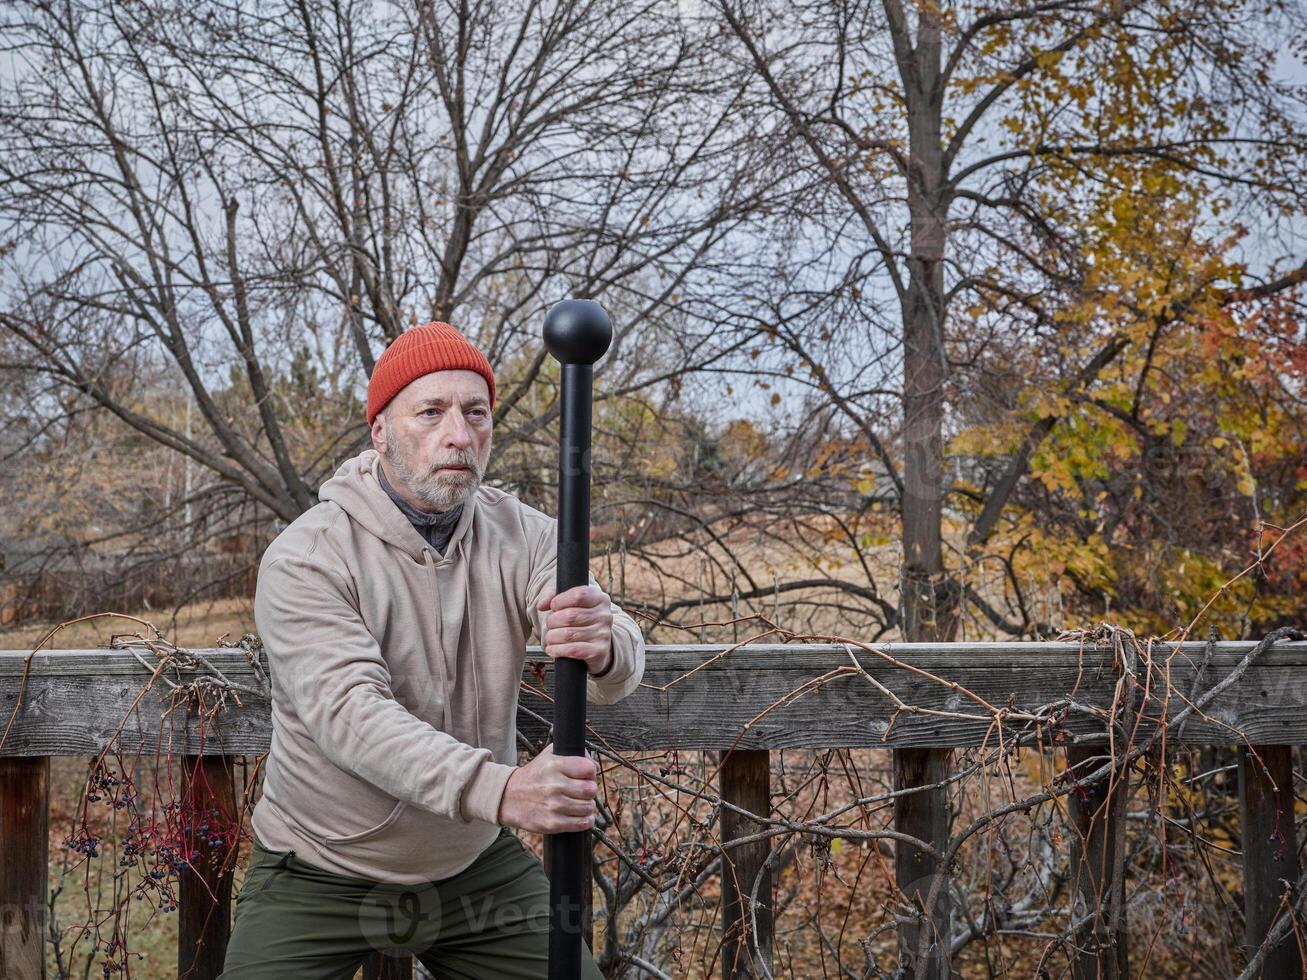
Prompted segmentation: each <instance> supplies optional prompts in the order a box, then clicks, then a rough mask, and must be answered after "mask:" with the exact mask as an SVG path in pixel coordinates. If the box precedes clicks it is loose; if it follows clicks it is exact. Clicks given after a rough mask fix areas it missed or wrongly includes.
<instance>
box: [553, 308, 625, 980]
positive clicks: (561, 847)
mask: <svg viewBox="0 0 1307 980" xmlns="http://www.w3.org/2000/svg"><path fill="white" fill-rule="evenodd" d="M611 338H612V327H611V324H610V323H609V320H608V315H607V314H606V313H605V312H604V311H603V308H602V307H600V306H599V304H598V303H595V302H592V301H590V300H565V301H563V302H562V303H559V304H557V305H555V306H554V307H553V308H552V309H551V310H550V311H549V314H548V316H547V317H546V318H545V345H546V346H547V347H548V348H549V351H550V353H551V354H553V355H554V357H556V358H557V359H558V360H559V361H560V362H561V364H562V406H561V407H562V415H561V419H560V433H559V450H558V570H557V576H556V579H555V586H556V588H557V591H558V594H559V595H561V594H562V593H563V592H565V591H567V590H568V589H571V588H575V587H576V586H578V585H586V584H588V583H589V581H590V422H591V408H592V405H593V380H594V369H593V367H592V365H593V364H594V362H595V361H596V360H598V359H599V358H600V357H602V356H603V354H604V352H605V351H606V350H607V349H608V344H609V342H610V341H611ZM586 676H587V671H586V665H585V662H584V661H581V660H577V659H575V658H573V657H558V658H556V659H555V661H554V754H555V755H584V754H585V682H586ZM549 846H550V848H551V856H550V881H549V980H576V978H578V977H579V976H580V975H581V940H582V935H581V932H582V929H581V924H582V912H583V903H582V901H581V896H582V894H583V889H584V886H585V882H586V877H585V876H586V875H587V874H589V871H590V854H589V849H590V832H589V831H584V830H582V831H574V832H570V833H563V834H553V835H551V837H550V840H549Z"/></svg>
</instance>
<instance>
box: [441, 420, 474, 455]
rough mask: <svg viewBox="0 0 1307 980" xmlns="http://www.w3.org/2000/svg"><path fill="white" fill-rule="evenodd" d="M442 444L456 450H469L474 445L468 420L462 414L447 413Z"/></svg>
mask: <svg viewBox="0 0 1307 980" xmlns="http://www.w3.org/2000/svg"><path fill="white" fill-rule="evenodd" d="M440 441H441V444H442V445H445V446H450V447H452V448H454V449H467V448H468V447H469V446H471V445H472V430H471V429H469V428H468V425H467V419H465V418H463V413H462V412H457V411H455V412H446V413H445V426H444V432H443V433H441V440H440Z"/></svg>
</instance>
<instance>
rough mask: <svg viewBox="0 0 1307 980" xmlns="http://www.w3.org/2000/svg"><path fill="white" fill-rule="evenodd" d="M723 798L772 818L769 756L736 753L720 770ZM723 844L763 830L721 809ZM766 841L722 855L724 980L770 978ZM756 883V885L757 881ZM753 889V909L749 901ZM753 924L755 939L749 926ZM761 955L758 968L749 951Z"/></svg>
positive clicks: (768, 849)
mask: <svg viewBox="0 0 1307 980" xmlns="http://www.w3.org/2000/svg"><path fill="white" fill-rule="evenodd" d="M720 780H721V793H722V799H723V800H726V801H727V802H728V803H733V804H735V805H736V806H738V807H740V808H741V809H743V810H748V811H749V812H750V813H754V814H757V815H758V816H760V817H769V816H771V753H770V752H760V751H756V750H751V751H744V752H741V751H735V752H731V753H729V754H727V755H726V756H725V758H724V759H723V760H722V766H721V774H720ZM721 820H722V843H723V844H725V843H727V842H729V841H733V840H737V839H739V838H741V837H749V836H751V835H753V834H756V833H758V832H759V831H761V830H762V829H763V827H764V825H763V824H759V823H757V822H756V821H754V820H750V819H748V818H747V817H745V816H743V815H742V814H739V813H736V812H735V811H733V810H727V809H725V808H723V809H722V817H721ZM770 854H771V842H770V841H769V840H759V841H754V842H753V843H751V844H741V845H739V846H738V847H732V848H729V849H728V850H726V851H725V852H724V854H723V859H722V976H723V977H726V978H727V980H754V978H756V977H769V976H772V975H773V972H772V971H773V966H774V964H773V961H772V940H773V932H774V927H773V922H772V917H773V909H774V907H775V901H774V897H773V895H772V875H771V871H770V869H767V868H766V863H767V858H768V856H769V855H770ZM760 878H761V880H759V879H760ZM755 883H756V884H757V895H758V906H757V908H756V909H754V908H753V905H752V902H751V896H752V894H753V891H754V885H755ZM755 922H756V923H757V927H758V929H757V940H756V942H755V940H754V930H753V924H754V923H755ZM755 946H756V947H757V948H758V950H760V951H761V953H762V956H763V965H762V966H759V964H758V963H757V962H756V957H755V955H754V947H755Z"/></svg>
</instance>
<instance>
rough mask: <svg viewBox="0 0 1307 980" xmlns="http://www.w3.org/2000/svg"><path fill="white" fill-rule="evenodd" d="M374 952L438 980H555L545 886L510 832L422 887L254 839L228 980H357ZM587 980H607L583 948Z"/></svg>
mask: <svg viewBox="0 0 1307 980" xmlns="http://www.w3.org/2000/svg"><path fill="white" fill-rule="evenodd" d="M377 951H392V952H401V953H411V954H412V955H414V956H416V957H417V958H418V959H419V960H420V961H421V962H422V965H423V966H425V967H426V968H427V969H428V970H429V971H430V972H431V973H432V975H433V976H435V977H436V978H437V980H500V978H504V980H508V978H521V980H527V978H530V980H536V978H542V977H545V976H547V974H548V966H549V879H548V878H547V877H546V875H545V870H544V867H543V865H541V863H540V859H539V858H537V857H536V856H535V855H534V854H533V853H532V852H531V851H530V850H528V849H527V847H526V845H525V844H523V843H522V841H521V840H520V839H519V838H518V837H517V835H516V834H514V833H512V832H511V831H510V830H508V829H507V828H504V829H502V830H501V831H500V834H499V836H498V837H497V838H495V840H494V843H492V844H491V845H490V846H489V847H487V848H486V849H485V850H484V851H483V852H482V853H481V854H480V855H479V856H478V857H477V859H476V860H475V861H473V862H472V864H471V865H469V866H468V867H467V868H466V869H465V870H463V871H461V872H459V873H458V874H456V875H454V876H453V877H451V878H445V879H443V880H440V881H434V882H430V883H426V884H422V885H393V884H386V883H378V882H375V881H369V880H368V879H365V878H344V877H341V876H339V875H335V874H332V873H330V872H328V871H323V870H322V869H320V868H317V867H315V866H314V865H312V864H309V863H308V862H307V861H304V860H302V859H301V858H299V857H298V856H296V854H295V852H294V851H269V850H267V849H266V848H264V847H263V845H262V844H261V843H260V842H259V840H258V838H257V837H256V838H255V840H254V850H253V852H252V855H251V858H250V866H249V868H248V870H247V871H246V874H245V880H244V882H243V883H242V885H241V888H240V891H239V892H238V893H237V895H236V914H235V922H234V924H233V927H232V934H231V941H230V942H229V943H228V944H227V958H226V964H225V969H224V970H223V973H222V975H221V977H220V980H264V978H267V980H291V978H294V980H352V978H353V976H354V974H355V971H356V970H357V969H358V968H359V967H360V966H361V965H362V963H363V960H364V959H366V958H367V957H368V956H370V955H371V954H372V953H374V952H377ZM581 957H582V969H581V976H582V978H583V980H602V974H601V973H600V972H599V967H598V966H596V965H595V962H594V959H593V958H592V957H591V955H590V952H589V950H588V947H586V945H585V942H584V941H582V943H581Z"/></svg>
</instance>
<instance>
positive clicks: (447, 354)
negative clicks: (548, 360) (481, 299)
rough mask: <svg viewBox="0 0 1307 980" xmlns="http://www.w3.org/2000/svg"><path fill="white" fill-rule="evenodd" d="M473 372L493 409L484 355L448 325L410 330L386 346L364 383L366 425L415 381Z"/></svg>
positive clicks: (492, 382) (490, 373)
mask: <svg viewBox="0 0 1307 980" xmlns="http://www.w3.org/2000/svg"><path fill="white" fill-rule="evenodd" d="M459 369H463V370H467V371H476V372H477V373H478V374H479V375H481V376H482V377H483V378H485V379H486V384H487V385H489V386H490V407H491V408H494V407H495V372H494V371H492V370H491V369H490V362H489V361H487V360H486V357H485V355H484V354H482V353H481V352H480V351H479V350H477V349H476V348H475V347H474V346H472V343H471V342H470V341H469V340H468V339H467V338H466V337H464V336H463V335H462V334H461V333H459V332H458V331H457V330H455V329H454V328H453V327H451V326H450V325H449V324H448V323H440V322H438V321H437V322H435V323H424V324H422V325H421V326H420V327H410V328H409V329H408V330H405V331H404V332H403V333H402V334H400V335H399V336H398V337H396V338H395V339H394V340H392V341H391V342H390V346H389V347H387V348H386V349H385V350H384V351H382V352H381V356H380V357H379V358H377V364H376V367H374V368H373V369H372V379H371V380H370V381H369V382H368V425H371V424H372V420H373V419H374V418H376V417H377V413H378V412H380V411H381V410H382V409H383V408H385V407H386V403H387V402H389V401H390V400H391V399H392V398H394V397H395V396H396V395H398V394H399V393H400V392H401V391H403V390H404V388H405V387H406V386H407V385H408V383H409V382H410V381H413V380H414V379H415V378H420V377H422V375H424V374H430V373H431V372H432V371H455V370H459Z"/></svg>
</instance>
